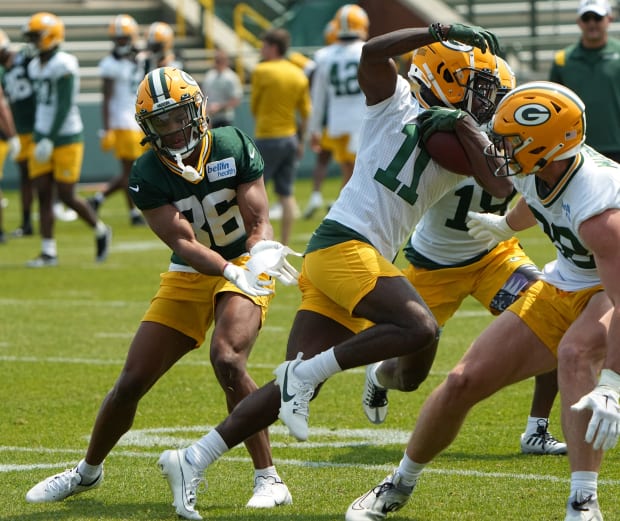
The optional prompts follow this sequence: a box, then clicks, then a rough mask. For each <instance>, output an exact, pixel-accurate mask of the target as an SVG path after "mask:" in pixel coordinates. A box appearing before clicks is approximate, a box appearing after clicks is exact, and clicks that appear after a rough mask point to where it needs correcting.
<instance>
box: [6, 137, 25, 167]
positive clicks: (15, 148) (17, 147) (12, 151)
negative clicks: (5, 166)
mask: <svg viewBox="0 0 620 521" xmlns="http://www.w3.org/2000/svg"><path fill="white" fill-rule="evenodd" d="M8 144H9V157H10V158H11V159H12V160H13V161H15V159H17V156H18V155H19V153H20V152H21V151H22V144H21V141H20V140H19V136H13V137H12V138H10V139H9V140H8Z"/></svg>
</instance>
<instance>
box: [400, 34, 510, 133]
mask: <svg viewBox="0 0 620 521" xmlns="http://www.w3.org/2000/svg"><path fill="white" fill-rule="evenodd" d="M409 77H410V78H411V79H413V80H415V81H416V82H417V83H418V84H419V85H421V86H424V87H426V88H427V89H428V90H429V91H430V92H431V93H432V94H433V97H434V99H436V100H438V101H439V102H440V104H441V105H444V106H446V107H450V108H458V109H462V110H465V111H466V112H468V113H469V114H470V115H471V116H472V117H473V118H474V119H475V120H476V121H477V122H478V123H479V124H483V123H485V122H487V121H488V120H489V119H490V118H491V116H492V114H493V111H494V109H495V97H496V95H497V90H498V88H499V87H500V81H499V75H498V69H497V60H496V57H495V56H494V55H493V54H491V53H483V52H482V51H480V50H479V49H477V48H473V47H471V46H468V45H464V44H460V43H458V42H453V41H449V42H437V43H434V44H430V45H427V46H425V47H420V48H418V49H416V50H415V51H414V53H413V56H412V63H411V68H410V70H409ZM420 92H421V94H418V93H416V97H417V98H418V101H420V104H421V105H422V106H423V107H425V108H428V106H430V105H429V103H428V101H427V100H428V99H429V96H428V95H424V89H423V88H422V89H420ZM424 97H426V100H425V99H424Z"/></svg>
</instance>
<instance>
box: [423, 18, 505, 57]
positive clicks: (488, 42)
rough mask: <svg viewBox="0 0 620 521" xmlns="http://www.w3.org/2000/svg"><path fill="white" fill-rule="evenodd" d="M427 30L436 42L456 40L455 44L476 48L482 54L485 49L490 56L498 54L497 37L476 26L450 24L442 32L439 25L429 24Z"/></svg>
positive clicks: (441, 27)
mask: <svg viewBox="0 0 620 521" xmlns="http://www.w3.org/2000/svg"><path fill="white" fill-rule="evenodd" d="M428 30H429V32H430V33H431V35H432V36H433V38H435V40H437V41H438V42H439V41H445V40H456V41H457V42H461V43H466V44H467V45H473V46H474V47H478V48H479V49H480V50H481V51H482V52H486V50H487V49H489V51H490V52H491V53H492V54H498V53H499V52H500V46H499V41H498V39H497V36H495V34H494V33H492V32H491V31H488V30H486V29H484V28H483V27H479V26H477V25H464V24H452V25H451V26H450V28H449V29H448V30H447V31H444V29H443V26H442V25H441V24H431V26H430V27H429V28H428Z"/></svg>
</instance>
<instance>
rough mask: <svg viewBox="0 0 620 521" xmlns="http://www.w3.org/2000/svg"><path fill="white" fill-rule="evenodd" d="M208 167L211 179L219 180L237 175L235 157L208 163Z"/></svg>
mask: <svg viewBox="0 0 620 521" xmlns="http://www.w3.org/2000/svg"><path fill="white" fill-rule="evenodd" d="M206 168H207V179H209V181H219V180H220V179H224V178H226V177H234V176H236V175H237V166H236V165H235V159H234V158H232V157H227V158H226V159H220V160H219V161H213V162H212V163H207V166H206Z"/></svg>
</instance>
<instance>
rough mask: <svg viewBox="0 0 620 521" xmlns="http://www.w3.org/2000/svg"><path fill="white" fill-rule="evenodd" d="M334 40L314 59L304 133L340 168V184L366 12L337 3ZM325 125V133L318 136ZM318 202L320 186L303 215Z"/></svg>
mask: <svg viewBox="0 0 620 521" xmlns="http://www.w3.org/2000/svg"><path fill="white" fill-rule="evenodd" d="M334 23H335V25H336V37H337V40H336V42H334V43H333V44H331V45H329V46H327V47H326V48H324V49H323V50H321V52H317V54H316V55H315V57H314V61H315V63H316V67H315V68H314V71H313V73H312V82H311V90H310V92H311V96H312V115H311V116H310V122H309V127H308V131H309V133H310V144H311V147H312V149H313V150H314V151H315V153H317V154H318V153H320V151H321V150H323V149H328V150H330V151H331V154H332V157H333V159H334V160H335V161H336V162H337V163H338V165H339V166H340V170H341V173H342V184H343V185H344V184H346V182H347V181H348V180H349V178H350V177H351V174H352V173H353V164H354V163H355V156H356V154H357V149H358V141H359V131H360V128H361V126H362V118H363V114H364V107H365V103H366V102H365V99H364V94H363V92H362V90H361V89H360V86H359V83H358V82H357V69H358V67H359V62H360V57H361V54H362V46H363V45H364V42H365V41H366V38H368V26H369V21H368V15H367V14H366V11H364V10H363V9H362V8H361V7H359V6H358V5H355V4H345V5H343V6H342V7H341V8H340V9H338V11H337V12H336V14H335V16H334ZM324 129H325V133H326V135H323V130H324ZM322 205H323V198H322V195H321V192H320V190H317V189H316V188H314V187H313V192H312V194H311V196H310V201H309V203H308V206H307V208H306V209H305V211H304V216H306V215H311V213H312V212H313V211H314V210H315V209H317V208H320V207H321V206H322Z"/></svg>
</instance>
